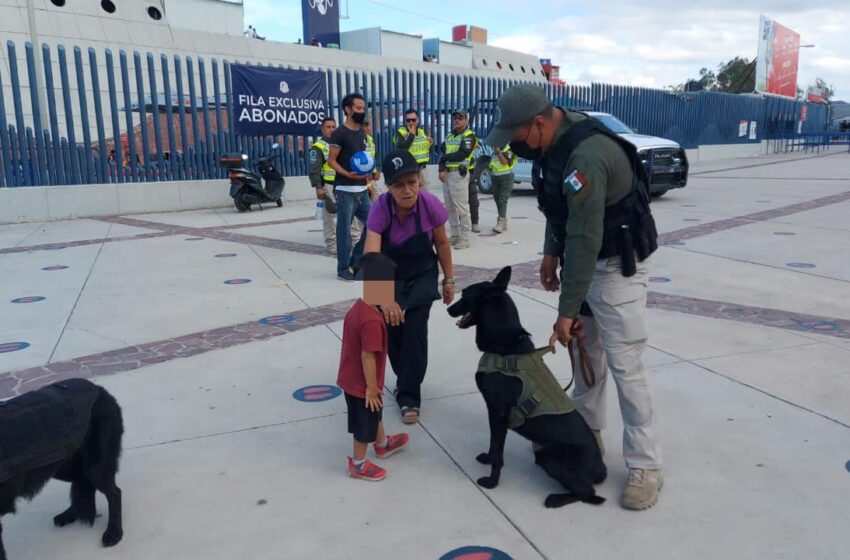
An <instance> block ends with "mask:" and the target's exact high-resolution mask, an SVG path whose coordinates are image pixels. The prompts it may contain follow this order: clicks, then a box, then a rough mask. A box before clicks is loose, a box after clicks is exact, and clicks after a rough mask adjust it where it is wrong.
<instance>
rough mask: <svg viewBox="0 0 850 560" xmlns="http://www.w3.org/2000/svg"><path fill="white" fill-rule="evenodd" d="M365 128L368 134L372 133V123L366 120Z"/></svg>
mask: <svg viewBox="0 0 850 560" xmlns="http://www.w3.org/2000/svg"><path fill="white" fill-rule="evenodd" d="M363 130H364V131H365V132H366V134H372V123H370V122H364V123H363Z"/></svg>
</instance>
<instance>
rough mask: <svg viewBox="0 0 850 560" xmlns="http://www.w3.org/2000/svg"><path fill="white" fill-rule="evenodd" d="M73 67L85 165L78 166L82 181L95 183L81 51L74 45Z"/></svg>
mask: <svg viewBox="0 0 850 560" xmlns="http://www.w3.org/2000/svg"><path fill="white" fill-rule="evenodd" d="M74 69H75V71H76V73H77V93H79V98H80V127H81V128H82V130H83V146H82V148H83V152H82V154H83V157H84V160H83V161H84V162H85V165H84V166H83V165H81V166H80V174H81V175H82V174H83V173H85V176H84V177H83V183H95V182H97V181H96V177H95V173H94V161H93V155H94V154H92V145H91V129H90V128H89V125H90V121H89V108H88V102H87V101H86V75H85V72H84V71H83V51H82V50H81V49H80V47H74Z"/></svg>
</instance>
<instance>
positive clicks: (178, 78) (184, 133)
mask: <svg viewBox="0 0 850 560" xmlns="http://www.w3.org/2000/svg"><path fill="white" fill-rule="evenodd" d="M174 85H175V86H176V87H177V117H178V124H179V125H180V147H181V148H182V149H183V161H182V163H181V165H180V167H179V170H180V177H179V178H180V179H194V178H195V177H196V176H197V164H195V163H194V160H193V158H192V154H193V153H194V151H193V150H192V146H191V145H190V144H189V131H188V130H187V128H186V102H185V101H184V99H183V70H182V69H181V65H180V57H179V56H177V55H174Z"/></svg>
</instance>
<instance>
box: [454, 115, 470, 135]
mask: <svg viewBox="0 0 850 560" xmlns="http://www.w3.org/2000/svg"><path fill="white" fill-rule="evenodd" d="M468 122H469V119H467V118H466V117H464V116H463V115H453V116H452V129H453V130H454V131H455V132H460V131H461V130H463V129H464V128H466V125H467V123H468Z"/></svg>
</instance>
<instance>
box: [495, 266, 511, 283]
mask: <svg viewBox="0 0 850 560" xmlns="http://www.w3.org/2000/svg"><path fill="white" fill-rule="evenodd" d="M510 281H511V267H509V266H506V267H505V268H503V269H502V270H500V271H499V274H497V275H496V279H495V280H493V284H495V285H496V286H499V287H500V288H507V287H508V283H509V282H510Z"/></svg>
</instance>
